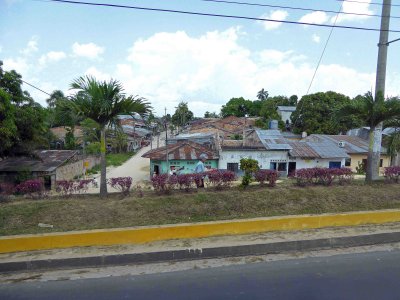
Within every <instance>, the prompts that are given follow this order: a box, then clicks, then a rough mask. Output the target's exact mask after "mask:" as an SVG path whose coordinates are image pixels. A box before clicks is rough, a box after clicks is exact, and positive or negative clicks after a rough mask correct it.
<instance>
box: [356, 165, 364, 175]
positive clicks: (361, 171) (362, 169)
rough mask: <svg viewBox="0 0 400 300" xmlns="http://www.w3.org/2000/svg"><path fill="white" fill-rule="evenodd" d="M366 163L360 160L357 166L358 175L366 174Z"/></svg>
mask: <svg viewBox="0 0 400 300" xmlns="http://www.w3.org/2000/svg"><path fill="white" fill-rule="evenodd" d="M365 167H366V166H365V164H364V163H363V162H358V164H357V166H356V173H357V175H365Z"/></svg>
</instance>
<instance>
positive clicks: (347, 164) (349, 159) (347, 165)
mask: <svg viewBox="0 0 400 300" xmlns="http://www.w3.org/2000/svg"><path fill="white" fill-rule="evenodd" d="M344 166H345V167H350V166H351V158H346V161H345V163H344Z"/></svg>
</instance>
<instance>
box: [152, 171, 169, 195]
mask: <svg viewBox="0 0 400 300" xmlns="http://www.w3.org/2000/svg"><path fill="white" fill-rule="evenodd" d="M151 183H152V184H153V188H154V190H155V191H157V192H166V191H168V190H169V189H168V174H160V175H154V176H153V177H152V178H151Z"/></svg>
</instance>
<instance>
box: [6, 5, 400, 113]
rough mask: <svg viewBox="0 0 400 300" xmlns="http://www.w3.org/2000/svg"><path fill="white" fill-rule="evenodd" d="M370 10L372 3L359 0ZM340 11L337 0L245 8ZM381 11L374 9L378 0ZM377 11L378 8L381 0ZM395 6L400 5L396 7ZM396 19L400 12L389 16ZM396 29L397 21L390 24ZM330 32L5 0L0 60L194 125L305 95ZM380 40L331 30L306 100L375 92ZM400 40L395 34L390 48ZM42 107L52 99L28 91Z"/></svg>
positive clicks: (281, 12) (352, 21) (346, 19)
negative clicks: (143, 102) (263, 98)
mask: <svg viewBox="0 0 400 300" xmlns="http://www.w3.org/2000/svg"><path fill="white" fill-rule="evenodd" d="M88 1H89V2H97V3H115V4H122V5H134V6H142V7H154V8H166V9H177V10H187V11H197V12H208V13H217V14H231V15H241V16H251V17H265V18H268V17H269V18H272V19H282V20H291V21H292V20H293V21H306V22H311V23H321V24H331V23H332V21H333V19H332V18H334V17H335V15H334V14H326V13H323V12H315V13H311V12H305V11H295V10H289V9H277V8H275V9H273V8H268V7H254V6H243V5H234V4H222V3H211V2H206V1H200V0H188V1H173V0H171V1H166V0H164V1H162V0H148V1H145V0H118V1H111V0H109V1H106V0H104V1H95V0H88ZM363 1H366V2H368V3H369V2H371V1H370V0H363ZM248 2H252V3H264V4H271V5H281V6H294V7H306V8H313V9H323V10H333V11H337V10H338V9H339V7H340V5H341V3H340V2H339V1H335V0H324V1H316V0H307V1H306V0H303V1H300V0H297V1H294V0H281V1H278V0H269V1H260V0H249V1H248ZM374 2H376V0H375V1H374ZM378 2H381V0H379V1H378ZM368 3H367V4H360V3H350V2H347V3H344V6H343V11H346V12H356V13H367V14H380V10H381V7H380V6H378V5H370V4H368ZM394 4H396V2H394ZM392 15H393V16H400V7H393V8H392ZM338 21H339V22H338V25H348V26H357V27H370V28H379V21H380V19H379V18H376V17H360V16H353V15H346V16H344V15H342V16H341V17H340V18H339V20H338ZM391 29H394V30H400V19H392V20H391ZM329 31H330V29H329V28H319V27H313V26H303V25H290V24H281V25H279V24H277V23H271V22H257V21H247V20H238V19H222V18H213V17H200V16H188V15H180V14H172V13H161V12H149V11H140V10H131V9H119V8H104V7H91V6H80V5H79V6H78V5H68V4H60V3H52V2H47V1H33V0H0V60H3V62H4V68H5V69H6V70H10V69H15V70H16V71H17V72H19V73H21V74H22V75H23V78H24V80H26V81H27V82H30V83H32V84H34V85H37V86H38V87H40V88H42V89H43V90H45V91H48V92H51V91H53V90H54V89H61V90H63V91H65V92H66V93H68V87H69V84H70V83H71V81H72V80H73V79H74V78H76V77H78V76H82V75H93V76H96V77H97V78H99V79H102V80H105V79H109V78H115V79H118V80H120V81H121V82H122V83H123V85H124V87H125V90H126V92H127V93H129V94H133V95H140V96H143V97H146V98H147V99H148V100H149V101H150V102H151V103H152V105H153V107H154V109H155V112H156V113H158V114H161V113H162V112H163V110H164V107H167V109H168V111H169V112H171V113H173V111H174V107H175V106H177V104H178V103H179V102H180V101H185V102H188V103H189V108H190V109H191V110H192V111H193V112H194V113H195V115H197V116H201V115H202V114H204V112H205V111H207V110H208V111H216V112H219V110H220V107H221V105H222V104H224V103H226V102H227V101H228V100H229V99H230V98H231V97H240V96H243V97H245V98H248V99H255V96H256V94H257V91H258V90H260V89H261V88H264V89H266V90H268V91H269V93H270V95H287V96H290V95H292V94H297V95H298V96H301V95H304V94H305V93H306V91H307V88H308V86H309V84H310V81H311V77H312V74H313V72H314V69H315V66H316V64H317V61H318V58H319V55H320V54H321V52H322V49H323V47H324V43H325V41H326V39H327V37H328V35H329ZM378 37H379V34H378V32H364V31H356V30H343V29H335V30H334V31H333V35H332V37H331V40H330V42H329V44H328V48H327V51H326V53H325V55H324V58H323V60H322V64H321V66H320V69H319V71H318V73H317V76H316V78H315V81H314V83H313V86H312V88H311V91H310V92H317V91H327V90H334V91H337V92H342V93H345V94H347V95H349V96H355V95H357V94H360V93H365V92H367V91H368V90H371V89H373V88H374V82H375V71H376V57H377V51H378V50H377V46H376V45H377V42H378ZM398 37H400V34H396V33H391V34H390V39H395V38H398ZM399 48H400V42H398V43H394V44H392V45H391V46H390V47H389V57H388V70H387V94H388V95H399V94H400V91H399V88H400V77H399V75H400V72H399V70H400V69H399V68H400V61H399V56H398V54H396V53H398V52H399ZM25 88H26V89H27V90H28V91H29V92H30V93H31V94H32V95H33V97H34V98H35V100H37V101H38V102H40V103H41V104H45V99H46V97H47V96H46V95H45V94H43V93H41V92H39V91H36V90H34V89H32V88H30V87H29V86H26V87H25Z"/></svg>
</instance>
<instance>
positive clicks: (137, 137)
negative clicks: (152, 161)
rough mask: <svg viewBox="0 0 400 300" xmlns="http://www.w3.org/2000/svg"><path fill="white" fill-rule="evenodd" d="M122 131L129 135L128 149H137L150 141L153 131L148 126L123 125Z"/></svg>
mask: <svg viewBox="0 0 400 300" xmlns="http://www.w3.org/2000/svg"><path fill="white" fill-rule="evenodd" d="M121 127H122V131H123V132H124V133H125V134H126V135H127V138H128V145H127V151H137V150H138V149H140V148H142V147H143V146H145V145H147V144H149V143H150V139H151V131H150V130H147V129H146V128H141V127H133V126H131V125H122V126H121Z"/></svg>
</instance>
